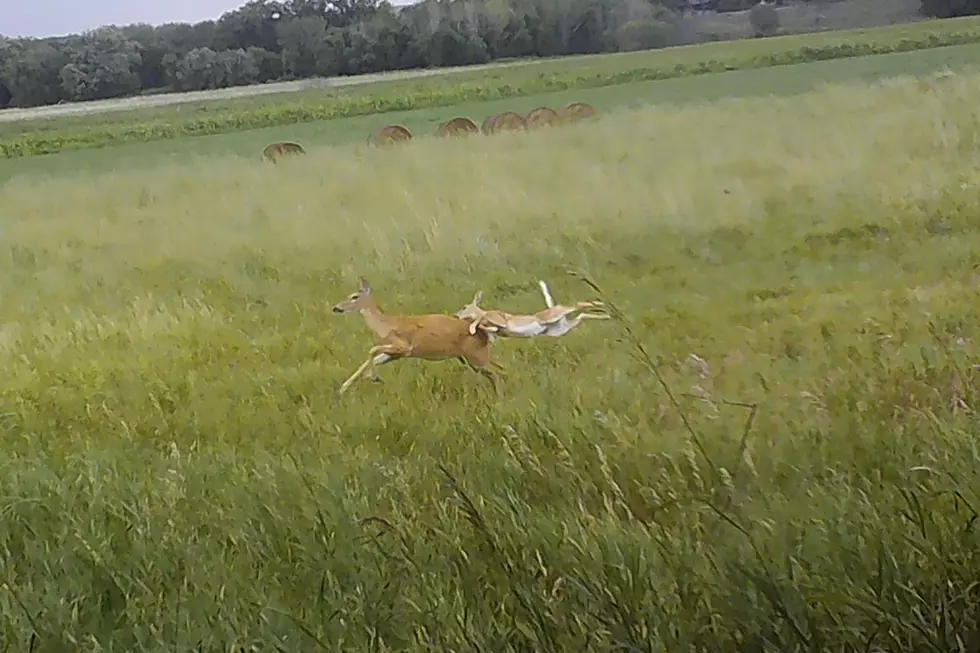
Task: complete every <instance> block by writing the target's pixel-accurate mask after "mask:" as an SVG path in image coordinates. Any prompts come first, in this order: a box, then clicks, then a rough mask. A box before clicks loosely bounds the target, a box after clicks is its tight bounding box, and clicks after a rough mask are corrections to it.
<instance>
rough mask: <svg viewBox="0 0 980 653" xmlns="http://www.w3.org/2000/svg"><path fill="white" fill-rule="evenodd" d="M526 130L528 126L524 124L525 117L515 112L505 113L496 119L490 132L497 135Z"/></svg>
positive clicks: (498, 115)
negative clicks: (504, 132) (498, 133)
mask: <svg viewBox="0 0 980 653" xmlns="http://www.w3.org/2000/svg"><path fill="white" fill-rule="evenodd" d="M526 128H527V125H526V124H525V122H524V116H522V115H521V114H519V113H514V112H513V111H504V112H503V113H498V114H497V115H496V116H495V117H494V119H493V125H492V126H491V127H490V132H491V133H493V134H496V133H497V132H503V131H519V130H521V129H526Z"/></svg>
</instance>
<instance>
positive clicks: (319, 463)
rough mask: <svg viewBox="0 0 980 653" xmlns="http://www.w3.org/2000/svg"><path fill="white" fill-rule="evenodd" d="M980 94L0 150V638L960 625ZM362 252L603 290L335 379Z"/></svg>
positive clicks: (284, 643)
mask: <svg viewBox="0 0 980 653" xmlns="http://www.w3.org/2000/svg"><path fill="white" fill-rule="evenodd" d="M978 130H980V75H975V74H962V75H946V76H932V77H930V76H926V77H922V78H918V79H917V78H912V77H904V78H898V79H888V80H883V81H880V82H878V83H875V84H874V85H871V84H868V83H867V82H861V81H853V82H852V83H850V84H836V85H822V86H820V87H819V88H814V89H811V90H808V91H805V92H804V93H802V94H799V95H796V96H789V97H743V98H732V99H726V100H717V101H715V102H712V103H702V104H694V105H686V106H670V105H665V106H659V107H640V108H637V107H631V106H629V103H628V102H627V103H622V106H620V108H618V109H616V108H613V107H611V108H610V110H609V111H608V112H607V113H606V115H605V116H604V117H603V119H601V120H599V121H596V122H593V123H582V124H578V125H575V126H568V127H562V128H554V129H546V130H539V131H535V132H531V133H526V134H500V135H497V136H494V137H493V138H470V139H460V140H440V139H419V140H417V141H416V142H413V143H411V144H409V145H408V146H406V147H397V148H390V149H370V148H365V147H363V146H361V145H359V144H353V145H338V146H336V147H333V148H326V147H322V148H312V149H311V151H310V153H309V154H308V155H307V156H306V157H304V158H297V159H294V160H286V161H284V162H282V163H280V164H279V165H277V166H268V165H263V164H261V163H260V162H259V161H258V159H257V157H253V156H250V157H242V156H239V155H237V154H235V153H234V152H229V153H228V154H221V153H218V152H213V153H212V155H211V156H210V157H181V158H178V159H175V160H172V161H171V160H167V159H166V158H157V159H155V161H154V163H153V164H152V165H146V166H144V167H142V168H141V167H138V166H128V165H127V166H122V165H120V166H117V167H116V168H115V169H97V170H92V171H90V172H86V171H85V169H84V167H83V166H79V167H78V169H76V170H75V171H74V173H73V174H47V175H42V174H35V175H29V174H24V175H20V176H17V177H15V178H13V179H10V180H8V181H7V182H6V183H5V184H4V185H3V186H2V187H0V205H2V206H3V219H2V221H0V228H2V230H3V231H2V235H3V245H2V247H3V248H4V250H5V255H4V256H2V257H0V278H2V279H3V290H4V293H3V302H2V304H0V358H2V367H3V369H4V375H3V378H2V381H0V428H2V431H0V432H2V433H3V439H4V447H3V450H4V454H5V455H4V458H3V473H2V475H0V643H3V647H0V648H2V649H5V650H29V649H30V650H33V651H38V652H44V653H46V652H48V651H52V652H53V651H59V652H60V651H69V650H70V651H79V650H84V651H150V652H163V651H168V652H177V651H179V652H182V651H188V652H189V651H232V650H234V651H238V650H249V651H273V650H276V651H317V650H327V651H359V652H360V651H396V650H397V651H413V652H414V651H419V652H421V651H432V652H435V651H440V652H441V651H495V652H497V651H500V652H506V651H514V652H517V651H551V652H559V651H561V652H565V651H568V652H571V651H575V652H578V651H609V650H613V649H617V650H628V651H650V652H660V651H663V652H667V651H670V652H671V653H673V652H675V651H681V650H702V651H780V652H786V651H816V650H820V651H822V650H835V651H853V650H870V651H898V650H903V651H909V650H923V651H927V650H928V651H952V650H964V651H967V650H976V648H977V647H978V646H980V600H978V599H980V596H978V588H977V585H976V582H975V581H976V578H977V574H978V571H980V558H978V555H980V550H978V544H980V541H978V537H980V536H978V534H977V532H976V530H975V522H976V520H977V518H978V514H980V513H978V511H980V472H978V470H980V453H978V451H977V446H976V440H975V439H976V434H977V430H978V421H977V417H976V413H975V412H974V410H975V404H976V387H977V375H978V374H980V372H978V368H977V362H978V361H977V354H978V351H980V342H978V338H980V326H978V323H977V321H976V306H977V301H978V299H980V254H978V252H980V230H978V226H977V222H976V215H977V209H978V200H977V198H978V197H980V195H978V184H980V167H978V166H977V144H978ZM215 138H217V137H215ZM242 138H246V137H245V136H242ZM257 142H258V141H256V143H257ZM323 142H329V139H326V138H325V139H324V141H323ZM145 147H146V148H147V151H148V152H149V151H151V150H152V148H153V147H155V146H150V145H148V146H145ZM229 149H233V148H229ZM109 151H110V150H106V152H109ZM89 155H91V156H94V154H89ZM58 156H67V155H58ZM44 158H48V157H44ZM44 158H39V159H38V160H43V159H44ZM33 160H34V159H24V160H22V161H20V162H19V163H20V164H24V163H27V162H30V161H33ZM52 160H53V158H52ZM65 172H67V170H66V171H65ZM568 271H575V272H577V273H579V274H581V275H585V276H586V277H587V278H588V279H590V280H592V281H593V282H594V283H595V284H597V285H598V287H599V289H600V290H601V292H600V291H597V290H593V289H592V288H590V287H589V285H588V284H587V283H585V282H584V281H583V280H582V279H581V278H578V277H575V276H571V275H569V274H567V273H566V272H568ZM359 276H364V277H366V278H368V279H369V280H370V281H371V283H372V284H373V286H374V291H375V294H376V296H377V297H378V299H379V301H380V302H381V306H382V308H383V309H385V310H386V311H388V312H390V313H396V312H400V313H420V312H429V311H432V312H451V311H454V310H456V309H458V308H460V307H462V306H463V305H464V304H465V303H466V302H468V301H469V300H470V299H471V298H472V296H473V294H474V293H475V292H476V291H477V290H481V289H482V290H483V291H484V292H485V294H486V298H485V300H484V302H483V303H484V305H485V306H488V307H500V308H504V309H506V310H510V311H514V312H523V311H534V310H538V309H540V308H541V307H542V306H543V301H542V299H541V297H540V294H539V292H538V290H537V288H536V284H535V282H536V280H537V279H546V280H547V281H548V282H549V284H550V286H551V290H552V292H553V294H554V295H555V296H556V299H557V300H558V301H562V302H571V301H575V300H578V299H587V298H593V297H596V296H600V297H602V298H603V299H605V300H606V301H608V302H611V303H612V304H614V305H615V307H616V308H617V309H618V311H621V315H620V317H619V319H617V320H614V321H607V322H598V321H597V322H589V323H586V324H584V325H583V326H581V327H580V328H579V329H578V330H576V331H573V332H572V333H571V334H569V335H568V336H566V337H564V338H560V339H544V338H542V339H537V340H527V341H515V340H499V341H497V343H496V344H495V346H494V357H495V359H496V360H498V361H499V362H501V363H502V364H504V365H505V366H507V368H508V374H507V377H506V379H505V382H504V384H503V387H502V392H501V394H500V396H495V395H494V394H493V393H492V392H491V391H490V390H489V387H488V385H487V384H486V382H485V381H484V380H483V379H481V378H480V377H479V376H478V375H476V374H474V373H473V372H471V371H469V370H467V369H466V368H464V367H463V366H461V365H459V364H458V363H456V362H455V361H448V362H444V363H433V362H421V361H402V362H396V363H392V364H390V365H387V366H384V367H382V368H380V374H381V376H382V378H383V380H384V382H383V383H380V384H373V383H370V382H367V381H363V382H361V383H359V384H357V385H355V386H354V388H353V389H352V390H351V392H350V393H349V394H347V395H344V396H343V397H337V396H336V394H335V393H336V390H337V388H338V387H339V385H340V384H341V383H342V382H343V380H344V379H345V378H346V377H347V375H348V374H350V373H351V372H352V371H353V370H354V368H355V367H357V365H358V364H359V363H360V362H361V361H362V360H363V358H364V357H365V355H366V351H367V349H368V348H369V347H370V346H371V344H373V341H372V338H371V335H370V333H369V331H368V330H367V328H366V327H365V325H364V323H363V320H362V318H360V316H357V315H335V314H333V313H331V310H330V308H331V306H332V304H334V303H336V302H338V301H340V300H341V299H343V298H344V297H345V296H346V295H348V294H349V293H351V292H353V290H354V289H355V287H356V280H357V278H358V277H359Z"/></svg>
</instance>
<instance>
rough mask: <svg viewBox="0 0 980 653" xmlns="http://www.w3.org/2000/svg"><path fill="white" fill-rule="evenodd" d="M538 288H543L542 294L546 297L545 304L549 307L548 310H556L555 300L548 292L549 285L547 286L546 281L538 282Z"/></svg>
mask: <svg viewBox="0 0 980 653" xmlns="http://www.w3.org/2000/svg"><path fill="white" fill-rule="evenodd" d="M538 286H539V287H540V288H541V294H542V295H544V303H545V304H547V305H548V308H554V307H555V299H554V298H553V297H552V296H551V293H550V292H549V291H548V284H546V283H545V282H544V281H538Z"/></svg>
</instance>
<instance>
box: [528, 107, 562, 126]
mask: <svg viewBox="0 0 980 653" xmlns="http://www.w3.org/2000/svg"><path fill="white" fill-rule="evenodd" d="M558 117H559V116H558V112H557V111H555V110H554V109H552V108H551V107H538V108H537V109H531V110H530V111H528V112H527V116H525V117H524V122H525V123H526V124H527V128H528V129H533V128H534V127H543V126H545V125H551V124H553V123H555V122H557V121H558Z"/></svg>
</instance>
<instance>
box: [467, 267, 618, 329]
mask: <svg viewBox="0 0 980 653" xmlns="http://www.w3.org/2000/svg"><path fill="white" fill-rule="evenodd" d="M538 287H540V288H541V294H542V295H544V302H545V304H547V305H548V307H547V308H545V309H542V310H540V311H538V312H537V313H534V314H533V315H515V314H513V313H507V312H506V311H501V310H497V309H490V310H486V309H484V308H481V307H480V302H481V301H482V300H483V291H482V290H480V291H477V293H476V295H475V296H474V297H473V301H471V302H470V303H469V304H467V305H466V306H464V307H463V308H461V309H460V310H458V311H456V313H455V314H454V315H455V316H456V317H458V318H460V319H461V320H467V321H470V333H476V332H477V329H479V330H481V331H484V332H486V333H487V335H488V336H493V335H498V336H502V337H505V338H534V337H536V336H551V337H553V338H558V337H560V336H563V335H565V334H566V333H568V332H569V331H571V330H572V329H574V328H575V327H577V326H578V325H579V324H581V323H582V320H608V319H610V318H611V316H610V315H609V314H608V313H606V312H605V309H604V308H602V307H603V306H604V305H603V303H602V302H576V303H575V305H574V306H564V305H561V304H556V303H555V300H554V298H553V297H552V296H551V292H549V290H548V284H546V283H545V282H544V281H539V282H538ZM592 310H595V311H603V312H596V313H590V312H588V311H592ZM491 339H492V338H491Z"/></svg>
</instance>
